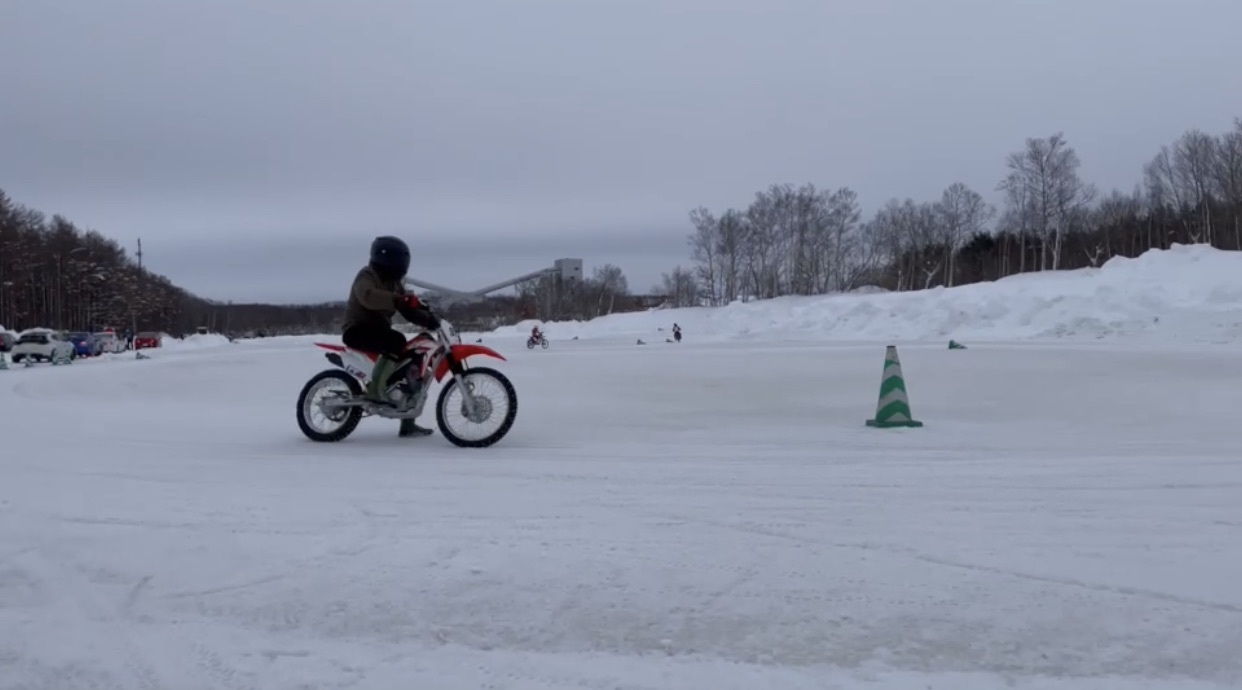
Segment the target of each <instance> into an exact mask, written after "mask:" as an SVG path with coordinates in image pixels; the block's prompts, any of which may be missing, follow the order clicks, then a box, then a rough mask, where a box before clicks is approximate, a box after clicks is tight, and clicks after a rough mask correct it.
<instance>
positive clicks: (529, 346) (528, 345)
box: [526, 338, 535, 350]
mask: <svg viewBox="0 0 1242 690" xmlns="http://www.w3.org/2000/svg"><path fill="white" fill-rule="evenodd" d="M526 349H527V350H533V349H535V341H533V340H531V339H530V338H527V339H526Z"/></svg>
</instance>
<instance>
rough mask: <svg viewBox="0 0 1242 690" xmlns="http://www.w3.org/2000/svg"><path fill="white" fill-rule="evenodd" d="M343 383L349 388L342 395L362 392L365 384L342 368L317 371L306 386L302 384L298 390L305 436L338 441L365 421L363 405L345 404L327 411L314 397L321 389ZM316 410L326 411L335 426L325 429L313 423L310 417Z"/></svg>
mask: <svg viewBox="0 0 1242 690" xmlns="http://www.w3.org/2000/svg"><path fill="white" fill-rule="evenodd" d="M342 387H343V388H345V390H346V391H348V392H347V394H346V395H344V396H343V397H356V396H359V395H362V384H360V383H358V379H355V378H354V377H353V376H350V375H349V374H348V373H346V372H344V371H341V370H340V369H325V370H324V371H321V372H319V373H318V374H315V375H314V376H313V377H311V380H309V381H307V382H306V385H305V386H302V392H301V393H298V428H299V429H301V430H302V433H303V434H305V436H306V438H309V439H310V440H312V441H316V442H318V443H336V442H337V441H344V440H345V439H346V438H347V437H348V436H349V435H350V434H352V433H354V429H357V428H358V423H359V422H361V421H362V408H361V407H344V408H340V409H338V410H336V411H334V412H333V413H332V414H331V415H328V414H327V413H324V412H323V410H321V409H320V408H319V405H318V403H316V402H315V401H314V400H313V394H314V393H317V392H319V390H320V389H324V388H342ZM314 412H320V413H321V414H324V416H325V417H326V418H327V419H328V420H329V421H331V422H332V424H333V425H334V428H331V429H326V430H325V429H321V428H318V425H315V424H312V423H311V417H312V414H313V413H314Z"/></svg>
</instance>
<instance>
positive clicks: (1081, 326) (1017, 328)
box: [493, 245, 1242, 342]
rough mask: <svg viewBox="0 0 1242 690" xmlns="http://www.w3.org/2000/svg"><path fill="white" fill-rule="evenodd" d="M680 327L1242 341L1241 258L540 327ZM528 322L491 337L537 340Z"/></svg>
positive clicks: (602, 332) (634, 332) (1155, 253)
mask: <svg viewBox="0 0 1242 690" xmlns="http://www.w3.org/2000/svg"><path fill="white" fill-rule="evenodd" d="M674 322H676V323H678V324H679V325H680V326H681V327H682V329H683V331H684V333H685V335H686V337H687V338H688V339H691V340H694V341H696V342H701V341H704V340H707V341H715V340H736V339H753V340H825V339H841V340H891V341H898V340H905V341H912V340H913V341H917V340H943V339H945V338H969V339H974V340H980V339H982V340H1012V339H1028V338H1102V337H1109V336H1126V337H1159V338H1162V339H1174V340H1187V341H1200V342H1202V341H1216V342H1219V341H1232V340H1235V339H1238V338H1242V252H1227V251H1221V250H1218V249H1213V248H1211V247H1208V246H1204V245H1193V246H1183V245H1174V247H1173V248H1171V249H1169V250H1152V251H1149V252H1147V253H1145V254H1143V255H1142V256H1140V257H1138V258H1135V259H1127V258H1123V257H1118V258H1115V259H1112V260H1111V261H1109V262H1107V263H1106V264H1104V265H1103V266H1102V267H1100V268H1088V269H1080V270H1075V271H1055V272H1052V271H1050V272H1044V273H1027V274H1023V275H1018V276H1013V277H1010V278H1005V279H1002V280H999V281H996V282H992V283H979V284H972V285H965V286H960V287H954V288H935V289H931V290H922V291H918V292H873V291H869V292H865V293H862V294H859V293H851V294H838V295H830V296H819V297H786V298H780V299H774V300H767V301H762V302H750V303H745V304H743V303H735V304H731V305H729V306H725V307H716V308H691V309H665V310H652V311H646V312H637V313H630V314H614V315H611V316H606V317H602V318H599V319H594V320H592V321H587V322H564V323H548V324H541V325H542V326H543V328H544V330H545V332H546V333H547V334H548V336H549V337H551V338H554V339H556V340H563V339H568V338H573V337H579V338H584V339H600V338H614V337H615V338H621V337H625V338H636V337H641V338H645V339H648V340H649V341H650V340H652V339H656V340H661V339H663V338H665V337H668V336H669V335H671V333H670V330H671V328H672V325H673V323H674ZM537 323H540V322H537V321H524V322H522V323H520V324H517V325H516V326H509V327H506V328H502V329H498V330H497V331H496V332H495V333H494V334H493V335H520V336H525V335H527V334H529V333H530V329H531V326H533V325H535V324H537Z"/></svg>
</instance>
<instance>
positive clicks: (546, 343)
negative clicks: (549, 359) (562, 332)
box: [540, 338, 548, 350]
mask: <svg viewBox="0 0 1242 690" xmlns="http://www.w3.org/2000/svg"><path fill="white" fill-rule="evenodd" d="M540 344H541V345H542V346H543V349H545V350H546V349H548V339H547V338H543V339H542V341H541V343H540Z"/></svg>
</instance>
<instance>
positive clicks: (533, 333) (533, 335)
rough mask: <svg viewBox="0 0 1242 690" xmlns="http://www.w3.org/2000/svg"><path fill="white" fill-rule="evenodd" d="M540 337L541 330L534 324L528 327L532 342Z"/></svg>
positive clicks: (541, 336)
mask: <svg viewBox="0 0 1242 690" xmlns="http://www.w3.org/2000/svg"><path fill="white" fill-rule="evenodd" d="M541 338H543V332H542V331H540V330H539V327H538V326H535V327H534V328H532V329H530V341H531V342H532V343H537V342H539V340H540V339H541Z"/></svg>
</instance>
